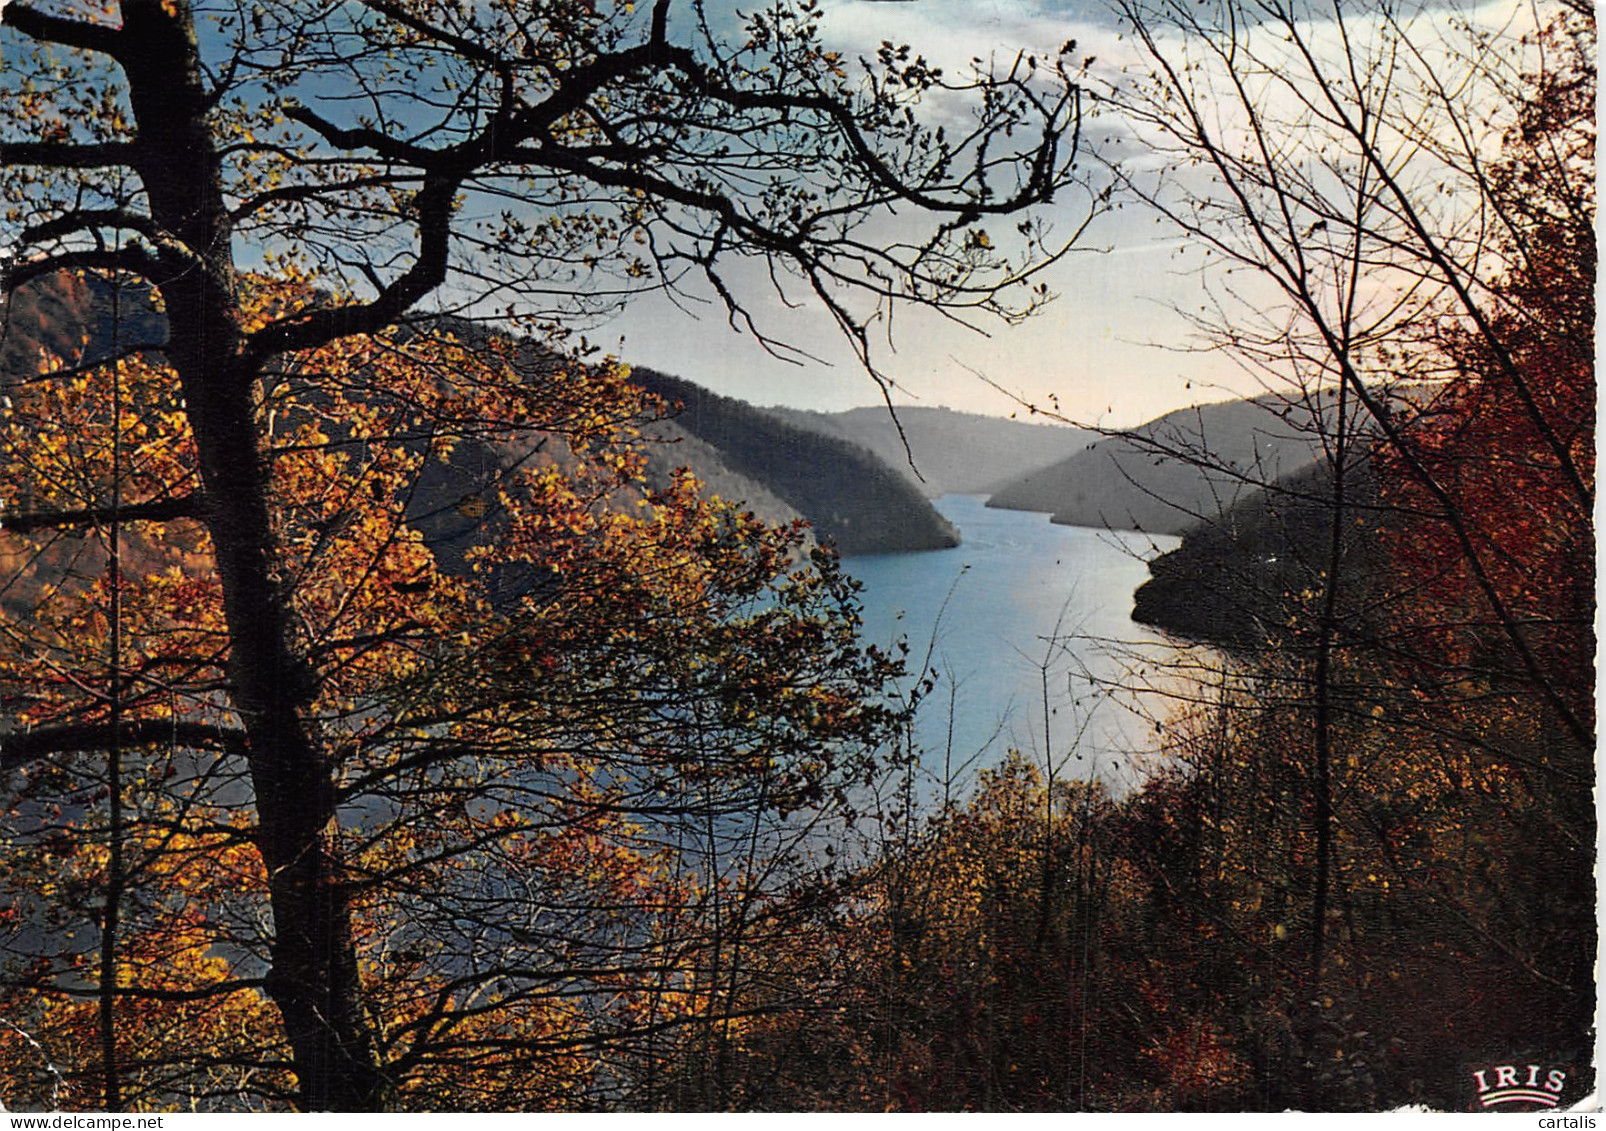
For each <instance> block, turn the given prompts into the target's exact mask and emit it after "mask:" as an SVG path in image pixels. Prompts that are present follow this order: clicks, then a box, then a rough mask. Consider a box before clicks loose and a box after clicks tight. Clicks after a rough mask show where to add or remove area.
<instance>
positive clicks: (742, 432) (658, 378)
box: [632, 367, 959, 554]
mask: <svg viewBox="0 0 1606 1131" xmlns="http://www.w3.org/2000/svg"><path fill="white" fill-rule="evenodd" d="M632 374H633V375H632V379H633V380H634V381H636V382H637V383H638V384H639V385H640V386H641V387H642V388H644V389H646V390H647V391H648V392H650V393H653V394H655V395H656V396H659V397H662V398H663V399H664V400H665V401H667V402H669V403H670V404H671V405H675V406H679V407H678V411H675V412H674V413H673V414H672V420H673V421H674V423H676V424H678V425H679V426H680V427H682V428H684V429H685V430H686V431H687V432H689V433H691V434H692V435H694V436H696V437H697V438H698V439H700V440H702V441H703V442H704V443H706V444H707V445H709V446H710V447H711V448H713V449H714V450H716V451H717V452H718V453H719V455H720V458H721V460H723V461H724V463H725V464H726V465H727V466H728V467H729V468H730V469H731V470H733V471H735V472H737V473H738V474H741V475H743V476H746V477H747V478H749V479H752V480H755V481H756V482H758V483H761V484H763V485H764V486H765V487H766V488H768V489H769V490H770V491H771V492H772V493H773V494H775V495H776V496H777V497H779V498H780V499H782V500H783V501H785V502H786V503H787V504H788V505H789V506H792V507H794V508H796V510H797V512H798V513H799V514H801V515H803V516H804V517H806V518H807V519H808V520H809V521H810V522H811V523H812V524H813V527H814V534H815V537H817V538H819V539H820V540H821V541H826V542H830V543H832V544H833V545H835V546H836V548H837V549H838V550H839V551H840V552H841V553H843V554H878V553H890V552H905V551H910V550H935V549H941V548H944V547H948V546H957V545H958V544H959V533H958V531H956V530H955V529H954V528H953V527H952V526H951V525H950V524H949V523H948V522H947V521H945V520H944V519H943V518H942V516H941V515H939V514H938V513H937V512H936V511H935V510H934V509H932V506H931V504H930V503H929V502H928V501H927V500H926V498H925V496H924V495H922V494H921V493H920V492H919V491H917V490H915V489H914V488H913V487H912V486H911V485H910V484H909V482H908V481H907V480H906V479H905V478H904V477H903V476H901V475H899V474H898V473H897V472H896V471H894V470H892V468H890V467H889V466H887V464H886V463H884V462H883V461H882V460H880V459H878V458H877V457H876V456H875V455H874V454H873V453H871V452H869V451H867V450H866V449H864V448H861V447H859V446H857V445H855V444H852V443H849V442H847V441H846V440H840V439H837V438H835V437H832V436H828V435H823V434H821V433H819V432H816V431H810V430H808V429H804V428H798V427H796V426H794V425H792V424H789V423H787V422H786V421H785V420H784V419H781V418H779V417H777V416H774V415H772V414H771V413H769V412H767V411H765V410H763V409H757V408H754V407H753V406H752V405H749V404H747V403H745V402H743V401H738V400H735V399H733V398H731V397H724V396H720V395H719V394H718V393H712V392H709V391H708V390H707V389H703V388H701V387H699V386H697V385H694V384H692V383H691V382H690V381H687V380H685V379H683V378H680V377H672V376H670V375H669V374H667V373H660V372H658V371H657V370H653V369H647V368H643V367H637V368H636V369H634V370H633V371H632Z"/></svg>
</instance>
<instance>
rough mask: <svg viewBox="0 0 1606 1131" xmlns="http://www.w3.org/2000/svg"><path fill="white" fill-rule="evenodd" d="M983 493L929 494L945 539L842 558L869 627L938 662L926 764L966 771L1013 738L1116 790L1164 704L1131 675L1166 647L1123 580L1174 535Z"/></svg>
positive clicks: (1059, 767)
mask: <svg viewBox="0 0 1606 1131" xmlns="http://www.w3.org/2000/svg"><path fill="white" fill-rule="evenodd" d="M983 504H984V499H983V498H982V497H980V496H973V495H947V496H944V497H943V498H941V499H938V500H937V509H938V510H939V511H941V512H942V514H943V515H944V516H945V517H946V518H948V519H949V520H950V521H951V522H953V523H954V525H955V526H957V527H959V529H960V531H961V532H962V534H963V537H964V542H963V544H962V545H960V546H958V547H956V548H954V549H951V550H935V551H928V552H924V553H914V554H882V555H876V556H872V557H856V558H850V559H848V561H847V562H846V567H847V570H848V572H849V573H851V574H853V575H854V576H855V577H857V578H858V579H859V580H861V581H863V582H864V585H865V589H864V593H863V598H864V620H865V626H864V638H865V640H866V641H868V642H871V643H879V644H890V643H891V642H893V641H894V640H896V639H898V638H900V637H902V638H905V639H907V641H908V643H909V649H910V661H911V665H912V666H913V667H915V668H918V667H919V666H920V664H921V663H922V662H923V661H929V664H930V667H931V669H932V670H933V671H934V672H935V673H937V675H938V680H939V682H938V684H937V688H936V690H935V691H934V692H933V694H932V695H931V697H930V698H929V699H928V700H927V702H926V705H925V707H924V709H923V710H922V712H921V715H920V717H919V719H918V721H917V726H916V741H917V743H918V744H919V746H920V747H921V750H922V756H921V762H922V766H923V768H924V769H925V770H926V771H927V773H928V774H929V775H931V776H933V777H935V778H937V779H939V780H940V779H941V778H942V777H943V776H945V775H947V774H950V773H952V774H955V775H957V776H961V777H963V776H967V775H968V773H970V772H973V771H974V770H975V769H976V768H978V767H984V766H987V765H990V764H992V763H994V762H996V761H998V760H999V758H1001V757H1002V756H1003V754H1004V752H1005V751H1006V750H1008V749H1011V748H1014V749H1018V750H1021V751H1022V752H1024V753H1027V754H1029V755H1031V756H1032V757H1033V759H1034V760H1035V761H1037V762H1038V763H1039V764H1040V765H1041V764H1043V761H1044V758H1045V754H1046V755H1047V757H1048V759H1049V760H1051V761H1052V763H1053V765H1054V766H1055V767H1056V774H1057V775H1058V776H1065V777H1094V776H1096V777H1098V778H1100V779H1102V780H1103V781H1104V782H1105V783H1106V784H1108V785H1109V786H1110V787H1111V788H1112V789H1113V790H1114V791H1115V792H1117V793H1119V792H1121V791H1123V790H1124V789H1125V788H1126V787H1127V786H1129V785H1130V784H1131V782H1132V781H1133V780H1134V775H1135V774H1136V773H1137V767H1136V765H1135V759H1134V755H1137V754H1142V753H1144V752H1147V751H1151V750H1152V749H1153V748H1154V746H1155V737H1156V736H1155V728H1154V725H1153V722H1152V718H1153V717H1155V716H1161V717H1163V713H1164V710H1165V702H1164V699H1165V697H1164V695H1163V694H1161V693H1160V692H1158V691H1155V690H1152V689H1151V690H1148V691H1144V692H1136V691H1134V687H1135V686H1136V685H1137V684H1139V683H1146V682H1148V681H1152V680H1153V679H1154V678H1155V675H1156V672H1157V670H1158V668H1157V665H1159V664H1162V663H1163V661H1165V660H1166V659H1168V658H1169V657H1170V655H1171V649H1170V647H1169V646H1168V645H1167V644H1166V642H1165V639H1164V638H1163V637H1162V636H1160V635H1159V634H1158V633H1155V632H1152V631H1150V630H1148V629H1146V628H1144V627H1143V626H1141V625H1137V624H1134V623H1133V622H1132V620H1131V611H1132V593H1133V591H1134V590H1135V589H1136V588H1137V587H1138V586H1139V585H1141V584H1142V583H1143V582H1144V581H1145V580H1146V579H1147V578H1148V569H1147V566H1146V564H1145V563H1146V562H1147V560H1148V559H1149V558H1151V557H1153V556H1154V555H1155V554H1158V553H1163V552H1165V551H1166V550H1169V549H1171V548H1173V547H1174V546H1175V545H1176V543H1177V539H1175V538H1172V537H1165V536H1150V535H1139V534H1112V533H1108V532H1104V531H1095V530H1088V529H1084V528H1081V527H1071V526H1054V525H1052V524H1051V523H1050V522H1049V521H1048V516H1047V515H1044V514H1035V513H1030V512H1025V511H1005V510H988V509H987V508H986V507H985V506H984V505H983ZM1133 677H1135V678H1133ZM1045 700H1046V702H1047V705H1048V711H1047V726H1046V729H1045V713H1044V703H1045Z"/></svg>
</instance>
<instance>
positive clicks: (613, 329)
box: [593, 0, 1248, 425]
mask: <svg viewBox="0 0 1606 1131" xmlns="http://www.w3.org/2000/svg"><path fill="white" fill-rule="evenodd" d="M822 8H823V11H824V18H823V20H822V40H823V41H824V43H825V45H826V46H827V47H828V48H831V49H834V50H841V51H842V52H843V54H844V55H845V56H846V57H847V58H849V59H853V58H857V57H858V56H859V55H865V54H870V53H871V52H873V50H874V47H875V45H877V44H879V43H880V42H881V41H882V40H893V41H895V42H899V43H905V42H906V43H909V44H910V45H911V46H913V47H914V48H915V50H916V51H918V52H920V53H922V54H924V55H926V56H927V58H929V59H931V60H932V61H933V62H934V63H936V64H937V65H939V66H942V67H944V68H945V70H947V71H948V72H949V73H950V74H956V73H958V72H960V71H961V70H962V69H963V68H964V67H965V66H966V64H967V63H968V61H969V60H970V59H971V58H972V57H973V56H987V55H989V54H996V55H998V56H1000V57H1008V58H1012V57H1013V56H1014V55H1015V54H1016V53H1017V52H1018V51H1021V50H1026V51H1033V52H1037V53H1039V54H1049V55H1052V54H1053V53H1054V51H1055V50H1056V49H1057V48H1058V47H1059V46H1060V45H1061V44H1062V43H1064V42H1065V41H1066V40H1067V39H1072V38H1074V39H1076V40H1077V42H1078V48H1079V49H1078V52H1077V54H1078V55H1082V54H1084V53H1085V54H1089V55H1097V54H1101V53H1109V54H1113V53H1114V52H1115V50H1116V47H1117V43H1116V40H1115V35H1116V30H1115V24H1114V21H1113V19H1112V18H1111V17H1110V15H1109V14H1108V12H1107V10H1106V9H1105V7H1104V5H1103V3H1102V0H1070V2H1065V0H1061V2H1059V3H1048V4H1038V3H1030V2H1016V0H990V2H982V3H965V2H964V0H908V2H884V0H823V3H822ZM1090 132H1091V131H1090ZM1085 209H1086V199H1085V198H1084V197H1082V196H1080V195H1078V194H1066V198H1065V201H1064V205H1063V215H1061V216H1059V217H1058V218H1057V220H1056V224H1057V227H1058V228H1059V229H1060V230H1061V231H1065V232H1069V231H1070V230H1072V229H1074V228H1075V226H1076V225H1077V224H1079V223H1080V222H1081V220H1082V218H1083V215H1084V214H1085ZM1078 248H1079V250H1077V251H1074V252H1072V253H1071V255H1069V256H1068V257H1067V258H1066V259H1065V260H1063V261H1062V262H1060V263H1058V264H1056V265H1054V266H1053V267H1052V268H1051V269H1050V270H1049V272H1048V273H1047V274H1046V275H1045V276H1044V281H1045V282H1047V283H1048V285H1049V287H1050V289H1051V290H1052V291H1054V292H1055V293H1056V294H1057V295H1058V298H1056V300H1055V301H1054V302H1052V303H1050V304H1049V305H1048V306H1047V307H1046V308H1045V309H1044V310H1042V311H1041V312H1040V313H1039V314H1038V315H1037V316H1035V317H1034V318H1032V319H1030V320H1028V321H1027V322H1026V323H1024V324H1022V325H1018V326H1008V325H1005V324H1003V323H1002V322H1000V321H998V320H996V319H988V318H985V317H982V318H977V319H975V320H974V321H973V325H974V326H975V328H976V329H975V330H969V329H965V328H964V327H961V326H959V325H956V324H954V323H952V322H949V321H947V320H945V319H943V318H941V317H939V316H937V315H935V314H933V313H931V312H929V311H921V310H915V309H905V310H903V311H901V312H899V313H898V314H897V315H896V316H895V320H894V323H893V325H892V333H891V339H890V345H889V342H888V339H887V337H886V336H882V337H880V338H879V339H878V341H879V346H880V350H879V355H878V358H877V360H878V363H879V364H880V365H881V366H882V368H883V370H884V371H885V373H886V374H887V375H888V376H889V377H890V378H891V379H892V380H893V381H895V382H896V383H897V385H898V390H897V391H896V392H895V393H894V396H893V399H894V401H895V402H896V403H903V404H923V405H946V406H948V407H951V408H956V409H962V410H965V411H970V412H982V413H989V414H993V415H1004V416H1007V415H1009V414H1011V413H1018V414H1019V415H1020V416H1021V418H1023V419H1024V418H1027V417H1028V415H1029V414H1028V410H1027V409H1026V408H1025V407H1024V405H1026V404H1034V405H1038V406H1040V407H1044V408H1046V407H1049V405H1050V404H1051V403H1052V401H1053V399H1054V398H1057V399H1058V404H1059V406H1060V409H1061V411H1062V412H1063V413H1064V414H1065V415H1067V416H1069V417H1071V418H1073V419H1075V420H1077V421H1080V422H1094V421H1097V422H1100V423H1104V424H1114V425H1124V424H1135V423H1139V422H1141V421H1142V420H1145V419H1148V418H1149V417H1152V416H1154V415H1156V414H1157V413H1160V412H1164V411H1166V410H1168V409H1170V408H1174V407H1178V406H1180V405H1184V404H1189V403H1196V402H1198V401H1202V400H1217V399H1222V398H1223V397H1226V396H1229V395H1231V394H1232V393H1234V392H1241V391H1248V386H1247V384H1246V382H1244V381H1243V380H1242V378H1241V377H1239V375H1238V374H1237V373H1236V372H1235V370H1234V367H1232V366H1231V365H1229V364H1223V360H1222V359H1221V358H1220V357H1219V356H1216V357H1210V358H1206V357H1200V356H1188V355H1185V354H1181V353H1178V352H1176V347H1178V346H1180V345H1182V344H1183V337H1184V333H1185V331H1184V328H1183V325H1182V322H1181V320H1180V319H1177V318H1176V316H1175V314H1174V313H1173V312H1172V310H1171V306H1172V305H1173V304H1175V303H1178V302H1182V301H1185V300H1186V297H1187V295H1188V291H1189V282H1188V280H1187V279H1185V278H1182V277H1176V276H1174V275H1173V272H1175V271H1177V270H1178V267H1179V265H1178V263H1177V262H1176V257H1177V251H1178V243H1177V240H1176V239H1175V238H1174V236H1173V235H1172V233H1170V232H1168V231H1166V230H1165V229H1164V228H1163V227H1161V226H1160V225H1157V224H1156V223H1155V221H1154V218H1153V217H1152V216H1148V215H1139V214H1138V211H1137V210H1136V206H1135V205H1130V204H1129V205H1126V206H1125V207H1123V208H1122V209H1121V210H1119V211H1115V212H1112V213H1110V214H1108V215H1106V216H1103V217H1101V218H1099V219H1098V220H1096V221H1095V223H1094V225H1093V227H1092V228H1090V229H1089V231H1088V232H1087V233H1086V235H1085V236H1084V237H1083V239H1082V240H1080V241H1079V243H1078ZM744 298H747V299H753V300H755V301H756V302H758V303H759V305H758V306H757V309H758V310H759V311H760V312H761V315H762V320H763V324H764V325H765V326H766V328H767V329H768V330H770V331H771V332H773V333H774V335H775V336H777V337H779V338H781V339H782V340H784V341H786V342H788V343H789V344H793V345H797V346H801V347H803V348H805V349H807V350H808V351H809V352H811V353H813V354H815V355H816V356H818V357H819V358H820V359H821V361H820V362H813V363H805V364H803V365H794V364H789V363H787V362H783V361H780V360H777V359H775V358H773V357H770V356H769V355H767V354H766V352H765V351H764V350H763V349H762V348H761V347H760V345H759V344H758V343H757V342H756V341H755V340H754V339H753V338H752V337H751V336H750V335H746V334H738V333H736V332H735V331H734V330H732V329H731V328H730V327H729V325H728V324H727V322H726V320H725V318H724V315H723V311H722V310H720V309H717V308H715V307H713V306H711V305H710V306H707V307H704V308H702V309H701V310H696V311H694V312H687V311H684V310H679V309H676V308H675V307H674V306H673V305H672V304H671V303H670V302H669V301H668V300H667V299H664V298H662V297H659V296H653V297H647V298H638V299H636V300H633V302H632V304H631V306H630V308H629V309H628V310H627V311H626V312H625V313H624V314H623V315H621V316H619V317H618V318H616V319H615V320H613V321H612V322H610V323H608V324H606V325H605V326H602V327H599V328H598V329H597V331H596V333H595V334H594V337H593V340H595V341H596V342H597V343H598V344H600V345H602V346H603V347H604V348H607V349H609V350H612V351H615V352H617V353H619V354H620V356H622V357H623V358H624V359H625V360H627V361H630V362H632V363H634V364H639V365H648V366H652V367H653V368H657V369H663V370H666V371H669V372H672V373H676V374H678V375H680V376H683V377H686V378H688V379H690V380H693V381H696V382H698V383H699V384H702V385H705V386H707V387H709V388H711V389H713V390H715V391H716V392H720V393H724V394H726V395H729V396H735V397H740V398H742V399H743V400H747V401H751V402H753V403H756V404H785V405H790V406H794V407H799V408H807V409H814V410H819V411H835V410H840V409H847V408H852V407H855V406H859V405H868V404H878V403H881V393H880V390H879V388H878V387H877V385H876V384H875V382H874V381H872V380H871V378H870V377H869V376H868V375H867V374H866V373H865V372H864V370H863V369H862V368H861V367H860V366H859V365H858V363H857V361H856V360H855V359H854V357H853V356H852V354H851V351H850V350H849V349H848V347H847V344H846V343H845V342H844V341H842V340H841V339H840V337H839V335H838V333H837V331H836V330H835V329H834V328H833V327H832V326H831V325H830V324H829V322H828V320H827V319H826V318H825V317H824V316H823V315H822V314H820V313H819V312H818V311H816V310H813V309H804V310H801V311H792V310H786V309H784V308H783V307H782V305H781V303H780V302H779V301H778V300H777V299H775V298H774V297H773V296H771V295H769V293H768V291H767V289H766V288H765V287H763V286H754V287H753V288H751V289H750V290H749V291H748V292H746V293H745V294H744ZM766 300H767V301H766ZM978 331H979V332H978ZM621 339H622V340H621ZM827 363H828V364H827ZM1235 378H1237V380H1236V381H1234V379H1235ZM994 384H996V385H997V386H1001V387H1002V389H1003V390H1007V393H1006V392H1003V391H1000V389H998V388H994V387H993V385H994ZM1215 385H1224V386H1225V387H1223V388H1219V389H1217V388H1213V387H1212V386H1215Z"/></svg>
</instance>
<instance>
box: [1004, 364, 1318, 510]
mask: <svg viewBox="0 0 1606 1131" xmlns="http://www.w3.org/2000/svg"><path fill="white" fill-rule="evenodd" d="M1327 395H1328V396H1329V397H1330V395H1331V394H1330V393H1329V394H1327ZM1331 411H1332V405H1331V403H1330V401H1329V402H1328V403H1326V404H1324V405H1323V410H1322V412H1320V413H1319V412H1318V411H1317V410H1316V404H1315V398H1314V397H1309V398H1307V397H1304V396H1291V397H1290V396H1285V395H1281V394H1278V395H1268V396H1265V397H1261V398H1258V399H1256V400H1250V401H1227V402H1224V403H1220V404H1208V405H1200V406H1197V407H1194V408H1184V409H1178V410H1176V411H1175V412H1169V413H1167V414H1166V415H1164V416H1162V417H1159V418H1158V419H1156V420H1151V421H1149V422H1148V423H1146V424H1143V425H1140V426H1139V427H1137V428H1133V429H1131V430H1129V431H1123V432H1116V433H1111V434H1109V435H1106V436H1104V437H1103V438H1101V439H1096V440H1094V441H1093V442H1092V443H1091V444H1088V445H1087V446H1086V447H1085V448H1084V449H1083V450H1082V451H1079V452H1077V453H1076V454H1074V455H1072V456H1070V457H1068V458H1066V459H1063V460H1061V461H1059V462H1058V463H1055V464H1053V465H1052V466H1049V467H1044V468H1040V469H1038V470H1036V471H1033V472H1030V473H1028V474H1026V475H1023V476H1021V477H1019V478H1017V479H1015V480H1013V481H1012V482H1010V483H1007V484H1005V485H1004V486H1003V487H1001V488H1000V489H999V490H998V491H997V492H996V493H994V495H993V497H992V499H991V500H990V502H989V504H988V505H989V506H995V507H1003V508H1005V509H1008V510H1030V511H1046V512H1048V513H1049V514H1051V515H1053V520H1054V521H1055V522H1059V523H1065V524H1067V525H1070V526H1093V527H1105V528H1108V529H1111V530H1142V531H1146V532H1148V533H1150V534H1180V533H1182V532H1183V531H1184V530H1186V529H1187V528H1188V527H1190V526H1192V525H1193V524H1194V523H1196V522H1200V521H1206V522H1208V521H1213V520H1215V519H1217V518H1219V517H1220V516H1221V515H1223V514H1224V513H1226V511H1228V510H1229V509H1230V508H1231V507H1232V506H1233V505H1234V504H1235V503H1236V502H1238V500H1240V499H1242V498H1245V497H1247V496H1249V495H1252V494H1253V493H1254V492H1255V491H1257V490H1259V489H1260V488H1261V487H1262V486H1265V485H1267V484H1269V483H1272V482H1275V481H1276V480H1277V479H1278V478H1280V477H1281V476H1283V475H1287V474H1290V473H1292V472H1295V471H1297V470H1299V469H1300V468H1302V467H1304V466H1306V465H1307V464H1309V463H1310V462H1311V461H1312V460H1314V459H1315V458H1316V456H1317V454H1318V453H1319V452H1320V450H1321V442H1322V441H1321V437H1322V434H1323V431H1324V430H1330V429H1325V428H1324V425H1323V419H1324V418H1327V417H1330V414H1331Z"/></svg>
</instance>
